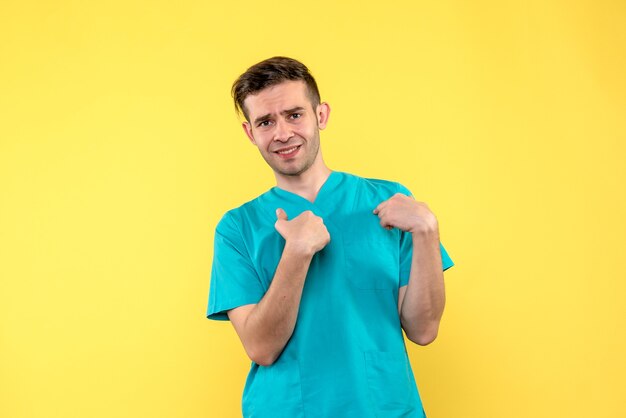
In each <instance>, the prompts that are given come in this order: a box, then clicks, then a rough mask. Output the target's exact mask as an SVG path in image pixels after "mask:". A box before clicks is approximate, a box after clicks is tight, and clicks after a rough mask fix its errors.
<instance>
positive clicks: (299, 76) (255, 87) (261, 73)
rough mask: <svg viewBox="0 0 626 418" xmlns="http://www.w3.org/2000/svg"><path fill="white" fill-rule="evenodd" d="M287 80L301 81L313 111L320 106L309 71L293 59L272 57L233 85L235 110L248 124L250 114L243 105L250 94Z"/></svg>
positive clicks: (313, 80) (240, 77) (250, 69)
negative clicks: (305, 88)
mask: <svg viewBox="0 0 626 418" xmlns="http://www.w3.org/2000/svg"><path fill="white" fill-rule="evenodd" d="M289 80H291V81H297V80H301V81H303V82H304V83H305V84H306V87H307V96H308V98H309V101H310V102H311V107H312V108H313V109H315V108H316V107H317V105H319V104H320V92H319V90H318V88H317V83H316V82H315V79H314V78H313V76H312V75H311V73H310V72H309V69H308V68H307V67H306V66H305V65H304V64H302V63H301V62H300V61H296V60H295V59H293V58H287V57H273V58H268V59H266V60H264V61H261V62H259V63H258V64H255V65H253V66H252V67H250V68H248V69H247V70H246V72H245V73H243V74H241V75H240V76H239V78H238V79H237V80H236V81H235V82H234V83H233V87H232V90H231V93H232V95H233V99H234V101H235V110H236V111H237V112H238V113H242V114H243V116H244V117H245V118H246V120H247V121H248V122H250V112H249V109H248V108H247V107H246V105H245V100H246V98H247V97H248V96H249V95H251V94H256V93H258V92H260V91H261V90H265V89H266V88H268V87H271V86H275V85H277V84H280V83H283V82H285V81H289Z"/></svg>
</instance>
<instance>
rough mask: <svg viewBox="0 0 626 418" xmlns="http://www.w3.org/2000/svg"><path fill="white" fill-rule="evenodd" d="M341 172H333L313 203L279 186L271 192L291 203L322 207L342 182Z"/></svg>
mask: <svg viewBox="0 0 626 418" xmlns="http://www.w3.org/2000/svg"><path fill="white" fill-rule="evenodd" d="M341 174H342V173H341V172H339V171H331V172H330V174H329V175H328V177H327V178H326V180H325V181H324V183H323V184H322V186H321V187H320V189H319V191H318V192H317V196H315V200H314V201H313V202H311V201H310V200H308V199H306V198H304V197H302V196H300V195H299V194H296V193H293V192H290V191H288V190H285V189H281V188H280V187H278V186H274V187H272V188H271V189H270V191H271V192H272V193H273V194H274V195H276V196H277V197H279V198H283V199H288V200H290V201H294V202H299V203H305V204H308V205H311V206H316V207H321V206H323V205H324V203H325V202H327V201H328V195H329V194H330V193H331V192H332V191H333V190H334V189H335V188H336V186H337V185H338V184H339V182H340V181H341Z"/></svg>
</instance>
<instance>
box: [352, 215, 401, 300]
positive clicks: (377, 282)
mask: <svg viewBox="0 0 626 418" xmlns="http://www.w3.org/2000/svg"><path fill="white" fill-rule="evenodd" d="M343 244H344V250H345V257H344V260H345V269H346V275H347V280H348V281H349V282H350V283H351V285H352V286H354V287H355V288H356V289H374V290H384V289H395V288H397V287H398V284H399V275H400V235H399V231H398V230H390V231H389V230H386V229H384V228H382V227H381V226H380V225H379V224H378V223H377V222H376V223H374V224H373V225H371V226H369V225H368V226H367V228H366V229H365V230H361V231H354V233H352V234H349V235H347V236H344V238H343Z"/></svg>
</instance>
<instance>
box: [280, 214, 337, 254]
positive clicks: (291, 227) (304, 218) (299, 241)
mask: <svg viewBox="0 0 626 418" xmlns="http://www.w3.org/2000/svg"><path fill="white" fill-rule="evenodd" d="M276 217H277V220H276V223H275V224H274V228H276V231H278V233H279V234H280V235H281V236H282V237H283V238H284V239H285V242H286V244H285V245H289V246H290V247H291V248H293V249H294V250H296V251H298V252H301V253H303V254H307V255H313V254H315V253H316V252H318V251H320V250H321V249H322V248H324V247H325V246H326V245H327V244H328V243H329V242H330V234H329V233H328V230H327V229H326V225H324V220H323V219H322V218H320V217H319V216H317V215H315V214H314V213H313V212H311V211H310V210H307V211H304V212H302V213H301V214H300V215H298V216H296V217H295V218H293V219H292V220H288V219H287V214H286V213H285V211H284V210H282V209H276Z"/></svg>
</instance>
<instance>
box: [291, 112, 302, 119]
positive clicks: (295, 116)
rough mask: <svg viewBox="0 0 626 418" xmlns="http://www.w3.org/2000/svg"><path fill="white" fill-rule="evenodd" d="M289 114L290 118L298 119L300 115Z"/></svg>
mask: <svg viewBox="0 0 626 418" xmlns="http://www.w3.org/2000/svg"><path fill="white" fill-rule="evenodd" d="M289 116H291V118H292V119H300V117H301V116H302V115H301V114H300V113H292V114H291V115H289Z"/></svg>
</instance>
